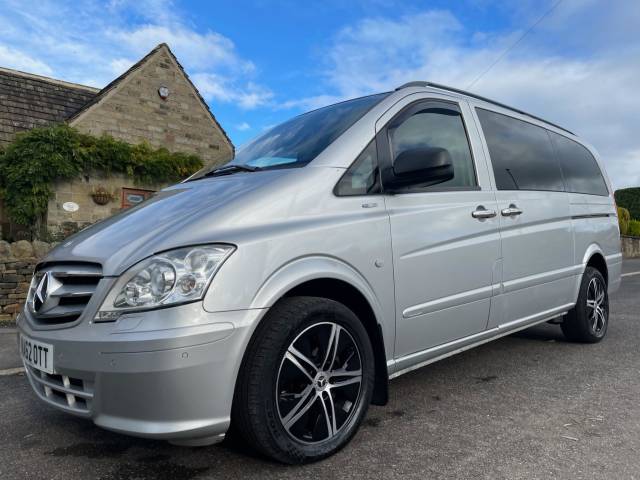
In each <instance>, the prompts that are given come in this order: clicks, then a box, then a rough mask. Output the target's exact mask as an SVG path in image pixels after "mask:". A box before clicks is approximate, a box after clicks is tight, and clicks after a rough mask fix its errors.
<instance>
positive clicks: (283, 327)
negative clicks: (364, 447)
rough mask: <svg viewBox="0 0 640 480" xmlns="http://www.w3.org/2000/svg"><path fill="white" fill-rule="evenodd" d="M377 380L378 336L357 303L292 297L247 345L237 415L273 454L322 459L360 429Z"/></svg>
mask: <svg viewBox="0 0 640 480" xmlns="http://www.w3.org/2000/svg"><path fill="white" fill-rule="evenodd" d="M373 383H374V357H373V350H372V348H371V343H370V341H369V337H368V335H367V332H366V330H365V328H364V327H363V325H362V323H361V322H360V321H359V319H358V318H357V317H356V315H355V314H354V313H353V312H352V311H351V310H349V309H348V308H347V307H345V306H344V305H342V304H340V303H338V302H334V301H332V300H328V299H324V298H316V297H292V298H285V299H283V300H281V301H280V302H278V303H277V304H276V305H275V306H274V307H273V308H272V309H271V311H270V312H269V313H268V315H267V317H266V318H265V319H264V320H263V322H262V323H261V324H260V325H259V326H258V329H257V330H256V332H255V334H254V336H253V338H252V341H251V342H250V344H249V347H248V348H247V353H246V356H245V359H244V361H243V365H242V369H241V372H240V375H239V377H238V385H237V389H236V396H235V399H234V407H233V421H234V422H235V427H236V428H237V429H238V430H239V431H240V433H241V435H242V436H243V437H244V438H245V440H246V441H247V442H248V443H250V444H251V445H252V446H253V447H254V448H255V449H257V450H258V451H260V452H262V453H264V454H265V455H267V456H269V457H271V458H274V459H276V460H278V461H281V462H284V463H305V462H310V461H315V460H319V459H322V458H324V457H327V456H329V455H331V454H332V453H335V452H336V451H338V450H339V449H340V448H342V447H343V446H344V445H345V444H346V443H347V442H348V441H349V440H350V439H351V437H352V436H353V435H354V434H355V433H356V431H357V429H358V427H359V425H360V423H361V421H362V419H363V417H364V415H365V414H366V412H367V409H368V406H369V403H370V401H371V395H372V392H373Z"/></svg>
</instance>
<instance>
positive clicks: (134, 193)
mask: <svg viewBox="0 0 640 480" xmlns="http://www.w3.org/2000/svg"><path fill="white" fill-rule="evenodd" d="M154 193H155V191H153V190H141V189H139V188H123V189H122V208H129V207H133V206H135V205H137V204H139V203H141V202H143V201H144V200H146V199H147V198H149V197H150V196H151V195H153V194H154Z"/></svg>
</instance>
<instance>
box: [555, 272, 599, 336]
mask: <svg viewBox="0 0 640 480" xmlns="http://www.w3.org/2000/svg"><path fill="white" fill-rule="evenodd" d="M608 326H609V296H608V294H607V283H606V281H605V279H604V277H603V276H602V274H601V273H600V271H598V270H597V269H595V268H593V267H587V268H586V269H585V272H584V274H583V276H582V283H581V285H580V293H579V295H578V302H577V303H576V306H575V307H574V308H573V309H572V310H571V311H570V312H569V313H567V315H566V317H565V320H564V322H563V323H562V325H561V327H562V332H563V333H564V335H565V337H566V338H567V339H568V340H571V341H576V342H588V343H596V342H599V341H600V340H602V339H603V338H604V336H605V335H606V333H607V327H608Z"/></svg>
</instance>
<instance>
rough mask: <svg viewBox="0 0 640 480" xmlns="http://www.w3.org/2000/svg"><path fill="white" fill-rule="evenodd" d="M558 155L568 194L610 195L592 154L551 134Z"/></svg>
mask: <svg viewBox="0 0 640 480" xmlns="http://www.w3.org/2000/svg"><path fill="white" fill-rule="evenodd" d="M549 135H551V138H552V139H553V143H554V144H555V147H556V151H557V153H558V160H559V161H560V167H561V168H562V173H563V175H564V183H565V186H566V189H567V191H568V192H574V193H588V194H591V195H605V196H606V195H609V191H608V190H607V185H606V183H605V182H604V177H603V176H602V172H601V171H600V167H599V166H598V162H596V159H595V158H593V155H591V152H590V151H589V150H587V149H586V148H585V147H584V146H582V145H580V144H579V143H578V142H574V141H573V140H571V139H569V138H567V137H564V136H562V135H559V134H557V133H555V132H549Z"/></svg>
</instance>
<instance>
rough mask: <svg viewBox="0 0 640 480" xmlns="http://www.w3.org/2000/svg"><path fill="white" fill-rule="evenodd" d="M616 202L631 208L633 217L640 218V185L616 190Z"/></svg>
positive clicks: (630, 212)
mask: <svg viewBox="0 0 640 480" xmlns="http://www.w3.org/2000/svg"><path fill="white" fill-rule="evenodd" d="M615 197H616V203H617V204H618V206H619V207H623V208H626V209H627V210H629V214H630V215H631V218H635V219H637V220H640V187H634V188H622V189H620V190H616V193H615Z"/></svg>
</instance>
